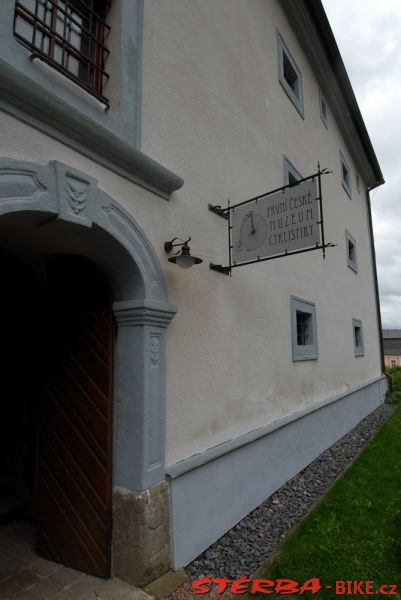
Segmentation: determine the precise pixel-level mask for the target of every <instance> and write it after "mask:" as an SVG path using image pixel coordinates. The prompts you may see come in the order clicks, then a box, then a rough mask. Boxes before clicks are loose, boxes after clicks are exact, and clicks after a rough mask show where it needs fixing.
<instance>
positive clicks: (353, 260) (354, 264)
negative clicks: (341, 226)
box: [345, 229, 358, 273]
mask: <svg viewBox="0 0 401 600" xmlns="http://www.w3.org/2000/svg"><path fill="white" fill-rule="evenodd" d="M350 243H351V244H352V246H353V250H354V256H353V257H352V256H350V251H349V244H350ZM345 251H346V255H347V265H348V266H349V268H350V269H352V271H354V272H355V273H358V259H357V253H356V241H355V238H354V237H353V236H352V235H351V234H350V232H349V231H348V230H347V229H346V230H345Z"/></svg>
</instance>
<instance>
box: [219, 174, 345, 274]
mask: <svg viewBox="0 0 401 600" xmlns="http://www.w3.org/2000/svg"><path fill="white" fill-rule="evenodd" d="M328 172H329V171H327V170H325V169H324V170H323V171H320V169H319V170H318V172H317V173H316V174H314V175H311V176H310V177H305V178H304V179H302V180H300V181H299V183H297V184H295V185H291V186H290V185H286V186H284V187H282V188H279V189H277V190H273V191H272V192H268V193H267V194H263V195H261V196H257V197H256V198H251V199H250V200H245V201H244V202H240V203H239V204H236V205H234V206H230V205H229V206H228V207H227V208H226V209H222V208H221V207H216V206H211V205H209V209H210V210H212V211H214V212H216V213H217V214H219V215H220V216H223V217H225V218H228V233H229V235H228V237H229V265H228V266H227V267H223V266H221V265H214V264H212V263H211V264H210V268H211V269H213V270H215V271H220V272H223V273H231V269H232V268H234V267H239V266H241V265H245V264H252V263H255V262H261V261H264V260H271V259H273V258H279V257H281V256H288V255H291V254H299V253H300V252H307V251H309V250H316V249H322V250H323V255H324V252H325V248H326V247H328V246H333V245H334V244H331V243H329V244H326V243H325V241H324V229H323V206H322V193H321V190H322V188H321V175H322V174H325V173H328Z"/></svg>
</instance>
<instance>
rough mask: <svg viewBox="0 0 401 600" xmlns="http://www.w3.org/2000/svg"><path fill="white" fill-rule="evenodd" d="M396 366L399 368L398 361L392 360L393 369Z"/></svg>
mask: <svg viewBox="0 0 401 600" xmlns="http://www.w3.org/2000/svg"><path fill="white" fill-rule="evenodd" d="M396 366H397V361H396V360H395V359H394V358H392V359H391V368H393V367H396Z"/></svg>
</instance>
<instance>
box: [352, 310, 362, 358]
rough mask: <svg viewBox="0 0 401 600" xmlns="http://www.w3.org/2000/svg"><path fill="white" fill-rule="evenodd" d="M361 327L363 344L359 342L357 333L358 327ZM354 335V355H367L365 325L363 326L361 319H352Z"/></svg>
mask: <svg viewBox="0 0 401 600" xmlns="http://www.w3.org/2000/svg"><path fill="white" fill-rule="evenodd" d="M357 328H358V329H359V331H360V340H361V344H359V345H358V344H357V335H356V329H357ZM352 337H353V341H354V356H355V357H360V356H365V339H364V335H363V326H362V321H361V320H360V319H354V318H353V319H352Z"/></svg>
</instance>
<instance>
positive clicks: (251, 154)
mask: <svg viewBox="0 0 401 600" xmlns="http://www.w3.org/2000/svg"><path fill="white" fill-rule="evenodd" d="M277 29H278V30H279V31H280V33H281V35H282V37H283V39H284V41H285V43H286V45H287V47H288V49H289V50H290V52H291V53H292V56H293V58H294V59H295V61H296V63H297V65H298V67H299V69H300V71H301V73H302V78H303V90H304V107H305V118H304V119H302V118H301V117H300V115H299V114H298V112H297V111H296V109H295V107H294V106H293V104H292V103H291V102H290V100H289V99H288V97H287V96H286V94H285V93H284V91H283V89H282V87H281V85H280V84H279V82H278V75H277ZM142 114H143V122H142V147H143V150H144V151H145V152H146V153H149V154H150V155H151V156H153V157H155V158H157V159H158V160H160V161H161V162H162V163H163V164H164V163H167V164H168V166H169V167H170V168H172V169H173V170H176V171H177V172H178V173H180V174H181V175H182V176H183V177H184V179H185V185H184V187H183V189H182V190H180V191H179V192H178V193H177V194H175V195H174V197H173V198H172V200H171V202H170V208H171V212H172V213H173V215H174V216H173V221H174V227H173V229H172V230H171V231H170V234H171V236H175V235H179V236H185V235H186V234H187V233H188V234H190V235H192V238H193V242H192V244H191V248H192V250H193V252H194V253H195V254H197V255H199V256H201V257H202V258H203V259H204V260H205V263H206V264H203V265H201V266H200V267H196V269H195V268H194V269H193V270H192V271H191V272H189V273H180V272H178V269H176V268H174V267H170V265H167V266H166V272H167V278H168V283H169V290H170V293H171V299H172V301H173V302H175V303H177V304H178V305H179V309H180V310H179V313H178V314H177V316H176V318H175V320H174V322H173V323H172V325H171V328H170V331H169V338H168V339H169V346H168V355H167V356H168V371H167V374H168V376H167V382H168V388H167V389H168V403H167V417H168V421H167V461H168V462H174V461H176V460H178V459H181V458H183V457H185V456H188V455H190V454H192V453H195V452H199V451H201V450H203V449H205V448H208V447H210V446H212V445H214V444H217V443H220V442H222V441H224V440H226V439H229V438H230V437H235V436H237V435H239V434H241V433H244V432H246V431H248V430H249V429H253V428H257V427H259V426H261V425H264V424H265V423H268V422H269V421H272V420H274V419H277V418H278V417H279V416H281V415H284V414H288V413H290V412H292V411H293V410H295V409H300V408H302V407H304V406H306V405H308V404H311V403H313V402H316V401H318V400H322V399H323V398H325V397H329V396H332V395H335V394H338V393H341V392H343V391H345V390H347V389H349V388H352V387H354V386H356V385H359V384H361V383H363V382H366V381H368V380H369V379H372V378H374V377H376V376H378V375H379V374H380V359H379V342H378V333H377V321H376V313H375V300H374V291H373V290H374V288H373V276H372V265H371V252H370V245H369V238H368V229H367V210H366V200H365V194H364V186H363V182H362V181H361V186H360V189H361V193H358V192H357V190H356V187H355V169H354V164H353V161H352V157H351V156H350V155H349V152H348V151H347V148H346V147H345V145H344V141H343V139H342V137H341V135H340V133H339V131H338V128H337V127H336V124H335V123H334V121H333V116H332V114H331V111H330V107H328V129H326V127H325V126H324V124H323V122H322V121H321V118H320V110H319V85H318V82H317V81H316V79H315V76H314V74H313V72H312V70H311V68H310V66H309V64H308V61H307V59H306V57H305V56H304V53H303V51H302V48H301V47H300V45H299V43H298V41H297V39H296V37H295V35H294V34H293V32H292V30H291V28H290V26H289V24H288V21H287V19H286V17H285V15H284V14H283V12H282V9H281V8H280V6H279V4H278V2H275V1H273V0H269V2H265V1H262V0H252V2H243V0H220V1H219V2H212V1H211V0H199V1H196V0H195V1H194V2H186V1H185V0H171V1H170V2H168V3H160V2H158V0H149V1H147V2H146V3H145V14H144V54H143V97H142ZM340 150H341V151H342V153H343V155H344V157H345V158H346V160H347V162H348V165H349V167H350V169H351V178H352V200H350V199H349V197H348V196H347V195H346V193H345V191H344V190H343V188H342V187H341V182H340V161H339V151H340ZM283 155H286V156H287V158H288V159H289V160H290V161H291V162H292V163H293V164H294V166H295V167H296V168H297V169H298V170H299V171H300V172H301V173H302V174H304V175H307V174H310V173H312V172H314V171H316V169H317V161H320V164H321V166H322V167H328V168H329V169H332V170H333V174H332V175H328V176H326V177H324V178H323V196H324V213H325V226H326V240H327V241H332V242H334V243H337V244H338V247H336V248H333V249H329V250H328V251H327V258H326V260H325V261H323V259H322V255H321V253H318V252H313V253H310V254H306V255H301V256H296V257H291V258H283V259H279V260H277V261H272V262H268V263H264V264H260V265H255V266H248V267H242V268H239V269H236V270H234V272H233V276H232V278H231V279H230V278H227V277H225V276H224V275H219V274H217V273H213V272H209V271H208V267H207V263H208V262H209V261H212V262H217V263H222V264H227V230H226V227H227V225H226V222H224V221H223V220H221V219H219V218H218V217H217V216H215V215H214V214H212V213H210V212H208V210H207V204H208V202H211V203H212V204H221V205H223V206H224V205H226V202H227V198H228V197H229V198H230V200H231V202H232V203H236V202H239V201H242V200H244V199H246V198H250V197H252V196H255V195H257V194H260V193H262V192H264V191H268V190H270V189H274V188H275V187H278V186H280V185H282V184H283V183H284V182H283ZM165 227H166V228H167V223H166V224H165ZM346 228H347V229H348V230H349V231H350V233H351V234H352V235H353V237H354V238H355V239H356V241H357V253H358V267H359V270H358V275H355V273H353V272H352V271H351V269H349V268H348V267H347V264H346V252H345V229H346ZM290 294H295V295H298V296H301V297H304V298H307V299H310V300H312V301H314V302H315V303H316V312H317V328H318V344H319V359H318V360H317V361H308V362H300V363H293V362H292V356H291V331H290V307H289V297H290ZM352 317H355V318H359V319H361V320H362V321H363V328H364V336H365V348H366V352H365V357H363V358H355V357H354V348H353V337H352V335H353V332H352V325H351V323H352V321H351V320H352ZM178 340H180V341H178ZM177 343H178V344H179V352H177V351H176V350H177V349H176V345H177Z"/></svg>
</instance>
